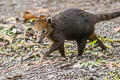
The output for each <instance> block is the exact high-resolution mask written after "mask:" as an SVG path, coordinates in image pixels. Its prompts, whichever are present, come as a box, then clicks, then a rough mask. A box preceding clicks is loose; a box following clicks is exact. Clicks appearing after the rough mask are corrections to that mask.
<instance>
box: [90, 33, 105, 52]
mask: <svg viewBox="0 0 120 80" xmlns="http://www.w3.org/2000/svg"><path fill="white" fill-rule="evenodd" d="M89 40H90V41H94V40H97V43H98V44H99V46H100V47H101V48H102V49H103V50H106V46H105V45H104V44H103V42H102V41H101V40H99V39H98V37H97V36H96V34H95V33H92V34H91V35H90V37H89Z"/></svg>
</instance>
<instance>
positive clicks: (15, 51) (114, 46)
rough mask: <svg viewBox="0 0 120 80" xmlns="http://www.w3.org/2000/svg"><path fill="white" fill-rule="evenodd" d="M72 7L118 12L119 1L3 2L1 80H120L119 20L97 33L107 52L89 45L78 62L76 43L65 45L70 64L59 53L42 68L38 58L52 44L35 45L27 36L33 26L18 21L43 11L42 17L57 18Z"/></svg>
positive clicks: (0, 9)
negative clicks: (61, 12) (27, 14)
mask: <svg viewBox="0 0 120 80" xmlns="http://www.w3.org/2000/svg"><path fill="white" fill-rule="evenodd" d="M71 7H76V8H80V9H83V10H85V11H88V12H90V13H94V14H99V13H107V12H114V11H119V10H120V0H30V1H27V0H1V2H0V80H120V32H116V30H117V29H118V28H119V27H120V17H118V18H115V19H112V20H109V21H103V22H100V23H97V24H96V30H95V32H96V33H97V35H99V36H100V37H99V38H101V36H102V37H103V38H101V39H102V41H103V42H104V43H105V45H106V46H108V49H107V50H105V51H102V49H101V48H100V47H94V48H93V46H94V45H90V43H88V44H87V46H86V49H85V51H84V54H83V56H81V57H80V59H77V58H76V53H77V51H76V43H75V42H74V41H66V43H65V50H66V55H67V58H68V60H61V56H60V55H59V53H58V52H57V51H56V52H54V53H52V54H51V56H50V57H48V58H47V59H46V60H44V61H43V63H42V64H41V63H40V60H41V57H39V56H37V55H35V54H38V55H40V54H41V53H44V52H45V51H46V50H48V48H49V44H51V42H50V41H48V40H47V39H45V40H44V42H43V43H41V44H38V43H35V41H34V39H33V37H32V38H31V37H29V38H28V37H27V36H26V34H25V33H26V30H27V28H28V27H29V26H30V25H29V24H23V23H22V22H16V20H15V19H16V18H17V17H18V18H20V17H22V16H23V12H24V11H26V10H31V9H40V10H41V12H40V14H47V15H48V14H49V15H54V14H56V13H58V12H59V11H60V10H63V9H66V8H71ZM40 14H39V15H40ZM26 39H27V40H26ZM92 44H93V43H92Z"/></svg>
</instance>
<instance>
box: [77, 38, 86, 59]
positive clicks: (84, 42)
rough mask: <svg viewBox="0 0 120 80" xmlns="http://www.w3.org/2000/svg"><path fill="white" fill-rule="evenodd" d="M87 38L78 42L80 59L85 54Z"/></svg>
mask: <svg viewBox="0 0 120 80" xmlns="http://www.w3.org/2000/svg"><path fill="white" fill-rule="evenodd" d="M86 41H87V39H86V38H83V39H82V40H77V46H78V57H79V56H81V55H82V54H83V51H84V48H85V45H86Z"/></svg>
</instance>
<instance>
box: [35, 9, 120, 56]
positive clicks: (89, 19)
mask: <svg viewBox="0 0 120 80" xmlns="http://www.w3.org/2000/svg"><path fill="white" fill-rule="evenodd" d="M118 16H120V11H117V12H113V13H103V14H91V13H88V12H86V11H83V10H80V9H77V8H70V9H66V10H64V11H61V12H59V13H58V14H56V15H54V16H53V17H46V16H44V15H40V16H39V17H38V18H37V19H36V21H35V26H34V27H35V28H36V29H38V30H39V31H41V39H40V41H42V40H43V39H44V37H45V36H46V37H47V38H48V39H50V40H52V41H53V44H52V45H51V47H50V49H49V50H48V51H47V52H46V53H45V54H44V56H48V55H50V53H52V52H53V51H55V50H58V51H59V52H60V54H61V56H62V57H65V51H64V42H65V40H75V41H76V42H77V46H78V56H81V55H82V54H83V51H84V48H85V45H86V41H87V40H90V41H93V40H97V43H98V44H99V46H100V47H101V48H102V49H103V50H105V49H106V46H105V45H104V44H103V43H102V42H101V41H100V40H99V39H98V37H97V36H96V34H95V32H94V30H95V24H96V23H98V22H100V21H104V20H109V19H113V18H116V17H118Z"/></svg>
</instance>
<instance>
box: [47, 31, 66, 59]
mask: <svg viewBox="0 0 120 80" xmlns="http://www.w3.org/2000/svg"><path fill="white" fill-rule="evenodd" d="M52 38H53V40H54V42H53V44H52V45H51V47H50V49H49V50H48V51H47V52H46V53H45V56H49V55H50V53H52V52H53V51H56V50H59V52H60V53H61V56H63V57H64V56H65V54H64V41H65V39H64V37H63V35H61V34H58V33H56V34H54V35H53V36H52Z"/></svg>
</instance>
